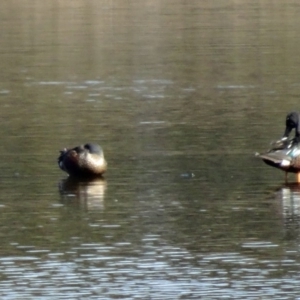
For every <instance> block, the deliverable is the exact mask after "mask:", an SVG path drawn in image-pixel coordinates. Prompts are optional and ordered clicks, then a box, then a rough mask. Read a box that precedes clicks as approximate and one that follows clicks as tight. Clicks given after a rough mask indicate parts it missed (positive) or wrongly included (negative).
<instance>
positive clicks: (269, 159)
mask: <svg viewBox="0 0 300 300" xmlns="http://www.w3.org/2000/svg"><path fill="white" fill-rule="evenodd" d="M256 156H257V157H259V158H261V159H262V160H263V161H264V162H265V163H266V164H267V165H269V166H272V167H275V168H278V169H280V170H282V171H284V172H285V181H286V182H287V176H288V173H296V181H297V182H298V183H300V145H299V143H298V142H296V141H295V139H291V140H289V139H286V138H285V139H281V140H279V141H276V142H275V143H273V145H272V148H271V149H270V150H268V151H267V152H266V153H262V154H260V153H256Z"/></svg>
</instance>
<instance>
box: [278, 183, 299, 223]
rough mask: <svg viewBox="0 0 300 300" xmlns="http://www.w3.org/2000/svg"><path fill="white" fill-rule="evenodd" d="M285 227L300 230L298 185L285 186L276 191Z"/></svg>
mask: <svg viewBox="0 0 300 300" xmlns="http://www.w3.org/2000/svg"><path fill="white" fill-rule="evenodd" d="M276 196H277V197H279V198H280V200H281V203H282V214H283V217H284V222H285V225H287V226H288V227H291V226H293V227H295V226H296V227H297V228H300V184H299V183H291V184H286V185H284V186H282V187H281V188H279V189H278V190H277V193H276Z"/></svg>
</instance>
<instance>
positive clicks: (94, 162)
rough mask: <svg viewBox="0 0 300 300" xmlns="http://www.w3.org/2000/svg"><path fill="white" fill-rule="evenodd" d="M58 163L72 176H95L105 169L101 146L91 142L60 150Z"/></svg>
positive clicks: (105, 164)
mask: <svg viewBox="0 0 300 300" xmlns="http://www.w3.org/2000/svg"><path fill="white" fill-rule="evenodd" d="M58 165H59V167H60V168H61V169H62V170H63V171H65V172H67V173H68V174H69V175H70V176H72V177H97V176H101V175H102V174H103V173H104V172H105V171H106V169H107V163H106V160H105V158H104V153H103V150H102V148H101V147H100V146H99V145H97V144H91V143H88V144H85V145H80V146H77V147H75V148H72V149H66V148H65V149H64V150H62V151H60V155H59V157H58Z"/></svg>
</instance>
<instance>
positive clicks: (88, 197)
mask: <svg viewBox="0 0 300 300" xmlns="http://www.w3.org/2000/svg"><path fill="white" fill-rule="evenodd" d="M106 185H107V184H106V180H105V179H103V178H95V179H91V180H82V179H81V180H79V179H76V178H72V177H68V178H67V179H63V180H61V181H60V182H59V191H60V194H61V201H62V202H63V203H64V204H77V205H79V206H80V207H82V208H85V209H86V210H96V209H103V208H104V196H105V191H106Z"/></svg>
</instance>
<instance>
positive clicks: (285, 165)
mask: <svg viewBox="0 0 300 300" xmlns="http://www.w3.org/2000/svg"><path fill="white" fill-rule="evenodd" d="M290 164H291V162H290V161H289V160H287V159H283V160H282V161H281V163H280V165H281V166H282V167H288V166H289V165H290Z"/></svg>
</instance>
